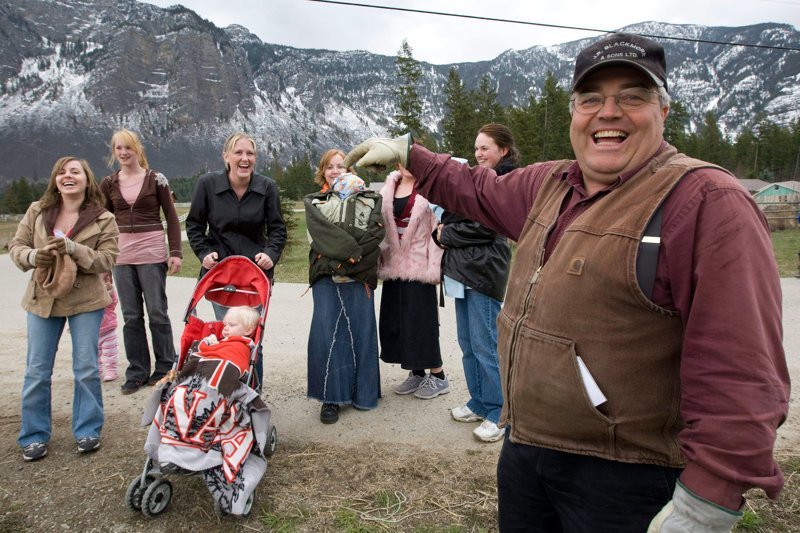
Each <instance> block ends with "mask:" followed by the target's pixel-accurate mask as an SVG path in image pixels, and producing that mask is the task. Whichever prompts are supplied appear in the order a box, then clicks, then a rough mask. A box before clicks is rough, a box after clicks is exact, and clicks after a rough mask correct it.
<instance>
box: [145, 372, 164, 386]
mask: <svg viewBox="0 0 800 533" xmlns="http://www.w3.org/2000/svg"><path fill="white" fill-rule="evenodd" d="M166 375H167V373H166V372H153V375H152V376H150V377H149V378H148V380H147V384H148V385H151V386H152V385H155V384H156V383H158V382H159V381H161V378H163V377H164V376H166Z"/></svg>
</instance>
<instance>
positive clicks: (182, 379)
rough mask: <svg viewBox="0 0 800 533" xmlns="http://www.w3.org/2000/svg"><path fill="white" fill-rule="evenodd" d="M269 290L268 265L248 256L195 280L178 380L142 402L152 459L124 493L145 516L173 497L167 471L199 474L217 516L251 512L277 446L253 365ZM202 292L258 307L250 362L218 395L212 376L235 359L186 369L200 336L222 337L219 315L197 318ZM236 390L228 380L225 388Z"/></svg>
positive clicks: (225, 301)
mask: <svg viewBox="0 0 800 533" xmlns="http://www.w3.org/2000/svg"><path fill="white" fill-rule="evenodd" d="M269 296H270V284H269V280H268V279H267V277H266V275H265V274H264V271H262V270H261V269H260V268H259V267H258V265H256V264H255V263H253V262H252V261H250V259H248V258H246V257H243V256H231V257H227V258H225V259H223V260H222V261H220V262H219V263H218V264H217V265H216V266H215V267H214V268H212V269H211V270H209V271H208V272H207V273H206V275H205V276H203V277H202V278H201V279H200V280H199V281H198V283H197V285H196V286H195V289H194V293H193V295H192V300H191V302H190V303H189V305H188V307H187V309H186V314H185V315H184V323H185V326H184V330H183V333H182V334H181V346H180V352H179V354H178V360H177V361H176V362H175V364H174V365H173V372H170V374H169V377H168V379H172V380H173V381H166V383H163V384H162V383H159V384H158V385H156V387H155V390H154V391H153V394H152V395H151V397H150V398H149V399H148V400H147V404H146V405H145V412H144V416H143V418H142V425H144V426H146V425H150V430H149V432H148V436H147V441H146V442H145V451H146V452H147V459H146V461H145V464H144V469H143V471H142V473H141V474H140V475H138V476H137V477H136V478H135V479H134V480H133V481H131V483H130V485H129V486H128V490H127V492H126V494H125V502H126V504H127V505H128V507H129V508H130V509H131V510H133V511H141V512H142V513H144V515H145V516H148V517H152V516H155V515H158V514H159V513H161V512H162V511H164V509H166V507H167V506H168V505H169V502H170V499H171V498H172V483H171V482H170V481H169V480H167V479H166V476H167V475H169V474H182V475H193V474H199V475H201V476H202V477H203V481H204V482H205V484H206V486H207V487H208V489H209V491H210V492H211V495H212V497H213V498H214V510H215V512H217V514H234V515H247V514H249V513H250V511H251V509H252V507H253V501H254V498H255V487H256V485H258V483H259V481H261V478H262V476H263V475H264V473H265V472H266V468H267V462H266V458H267V457H269V456H271V455H272V454H273V453H274V452H275V447H276V445H277V437H278V432H277V430H276V429H275V426H274V425H272V423H271V413H270V410H269V408H268V407H267V406H266V404H265V403H264V402H263V400H261V397H260V395H259V394H258V393H257V392H255V391H256V390H258V389H259V388H260V383H258V377H257V375H256V373H255V372H254V368H255V363H256V360H257V357H258V356H259V350H258V347H259V346H260V344H261V341H262V335H263V331H264V321H265V318H266V316H267V308H268V306H269ZM203 298H205V300H207V301H208V302H214V303H217V304H219V305H222V306H225V307H234V306H242V305H246V306H249V307H253V308H260V318H259V321H258V325H257V326H256V329H255V331H254V332H253V334H252V335H251V338H252V340H253V344H252V345H251V349H250V362H249V366H248V368H247V369H246V370H245V371H243V372H239V370H238V367H236V366H235V365H234V371H235V372H236V374H235V377H236V378H238V379H239V381H238V382H237V381H233V388H234V390H233V392H232V393H230V395H229V396H225V395H223V394H221V392H220V391H222V390H223V389H222V388H221V387H220V388H219V390H217V388H215V385H214V382H213V380H214V379H217V377H218V376H223V375H226V374H224V373H225V372H231V369H230V365H228V364H226V363H222V362H220V361H219V360H216V361H211V362H210V363H209V361H208V360H206V361H205V363H206V364H213V365H214V369H213V371H212V373H211V378H209V372H208V367H207V366H206V367H205V369H206V371H205V372H206V373H205V374H204V375H199V374H197V373H192V374H188V375H187V373H186V372H181V370H183V369H184V367H185V366H187V361H189V362H190V363H191V365H194V366H197V367H199V365H198V364H197V360H198V358H196V357H195V358H193V360H190V358H191V356H193V355H194V353H195V352H194V351H193V350H194V348H195V347H196V345H197V343H198V341H200V340H201V339H203V338H205V337H207V336H208V335H211V334H215V335H217V336H218V337H220V338H221V337H222V333H221V332H222V328H223V324H222V322H221V321H217V320H209V321H204V320H202V319H201V318H200V313H199V311H200V310H201V309H200V308H199V304H200V303H201V302H202V300H203ZM204 304H205V307H206V313H207V314H208V315H209V316H211V317H213V313H211V312H210V311H211V309H210V308H211V305H210V304H208V303H207V302H204ZM200 364H203V363H200ZM193 368H194V367H193V366H189V367H187V369H186V370H187V371H189V372H191V371H192V369H193ZM227 376H230V374H227ZM176 377H177V378H176ZM216 383H217V384H218V383H221V381H217V382H216ZM228 383H231V381H230V379H229V381H228ZM231 388H232V387H231V386H230V385H228V390H230V389H231Z"/></svg>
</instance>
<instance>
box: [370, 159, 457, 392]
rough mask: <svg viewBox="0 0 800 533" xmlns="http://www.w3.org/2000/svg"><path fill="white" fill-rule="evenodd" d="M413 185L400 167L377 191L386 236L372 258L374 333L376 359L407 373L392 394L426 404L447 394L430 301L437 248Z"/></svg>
mask: <svg viewBox="0 0 800 533" xmlns="http://www.w3.org/2000/svg"><path fill="white" fill-rule="evenodd" d="M414 183H415V180H414V177H413V176H412V175H411V174H410V173H409V172H408V171H407V170H405V169H402V170H400V171H395V172H392V173H391V174H389V176H388V177H387V178H386V184H385V185H384V186H383V188H382V189H381V195H382V196H383V208H382V209H383V218H384V220H385V221H386V238H385V239H384V240H383V242H382V243H381V255H380V259H379V260H378V277H379V278H380V279H382V280H383V288H382V289H381V307H380V320H379V333H380V343H381V360H382V361H384V362H385V363H394V364H400V366H401V367H402V368H404V369H406V370H408V371H409V373H408V377H407V378H406V379H405V381H403V382H402V383H399V384H397V385H394V386H393V387H392V390H393V391H394V392H395V393H397V394H414V396H416V397H417V398H421V399H424V400H429V399H431V398H435V397H437V396H439V395H441V394H445V393H448V392H450V383H449V380H448V379H447V376H445V374H444V369H443V368H442V354H441V351H440V349H439V310H438V307H437V302H436V285H437V284H438V283H439V280H440V279H441V263H442V249H441V248H439V247H438V246H436V244H435V243H434V241H433V237H432V232H433V231H434V230H435V229H436V225H437V221H436V217H435V216H434V214H433V211H431V208H430V204H429V203H428V200H426V199H425V198H423V197H422V196H420V195H419V194H417V192H416V190H415V188H414ZM426 369H430V373H426V372H425V370H426Z"/></svg>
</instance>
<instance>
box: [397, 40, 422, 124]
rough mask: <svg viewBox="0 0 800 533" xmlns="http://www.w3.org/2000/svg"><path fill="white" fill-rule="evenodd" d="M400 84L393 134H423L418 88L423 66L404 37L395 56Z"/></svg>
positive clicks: (398, 86) (420, 100)
mask: <svg viewBox="0 0 800 533" xmlns="http://www.w3.org/2000/svg"><path fill="white" fill-rule="evenodd" d="M395 67H396V69H397V79H398V85H397V86H396V87H395V89H394V93H395V97H396V99H397V113H396V114H395V115H394V120H395V123H396V126H394V127H392V128H390V129H389V131H390V133H391V134H392V135H401V134H403V133H407V132H409V131H411V132H412V133H413V134H414V136H415V137H418V136H421V135H422V134H423V133H424V132H423V128H422V98H421V97H420V95H419V92H418V90H417V85H418V84H419V80H420V78H422V68H421V67H420V65H419V61H417V60H416V59H414V55H413V53H412V50H411V45H409V44H408V40H406V39H403V44H402V45H401V46H400V50H398V52H397V57H396V58H395Z"/></svg>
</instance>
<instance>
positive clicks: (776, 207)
mask: <svg viewBox="0 0 800 533" xmlns="http://www.w3.org/2000/svg"><path fill="white" fill-rule="evenodd" d="M753 199H754V200H755V201H756V204H758V207H759V209H761V210H762V211H763V212H764V216H766V217H767V221H768V222H769V227H770V229H772V230H782V229H786V228H796V227H797V213H798V211H800V181H782V182H779V183H769V184H767V185H766V186H765V187H762V188H761V189H759V190H758V191H756V193H755V194H753Z"/></svg>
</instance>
